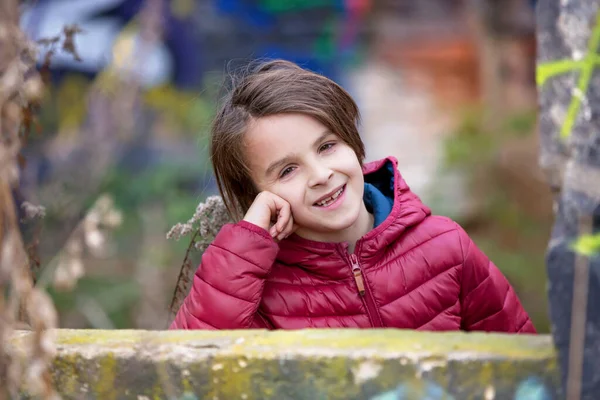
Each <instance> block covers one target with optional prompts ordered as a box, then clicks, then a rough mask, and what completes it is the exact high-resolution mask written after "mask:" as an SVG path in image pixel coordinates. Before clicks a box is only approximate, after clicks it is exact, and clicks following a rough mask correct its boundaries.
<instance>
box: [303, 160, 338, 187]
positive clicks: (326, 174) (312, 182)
mask: <svg viewBox="0 0 600 400" xmlns="http://www.w3.org/2000/svg"><path fill="white" fill-rule="evenodd" d="M332 176H333V171H332V170H331V168H329V167H327V166H326V165H322V164H316V165H314V166H313V168H312V174H311V177H310V179H309V182H308V185H309V186H310V187H315V186H319V185H324V184H327V182H328V181H329V180H330V179H331V177H332Z"/></svg>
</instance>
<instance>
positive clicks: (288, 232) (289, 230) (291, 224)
mask: <svg viewBox="0 0 600 400" xmlns="http://www.w3.org/2000/svg"><path fill="white" fill-rule="evenodd" d="M293 228H294V219H293V218H290V219H289V220H288V223H287V225H286V226H285V228H284V229H283V230H282V231H281V233H280V234H279V235H277V239H278V240H282V239H285V238H286V237H288V236H290V235H291V234H292V233H293V232H294V231H293Z"/></svg>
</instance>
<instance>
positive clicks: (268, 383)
mask: <svg viewBox="0 0 600 400" xmlns="http://www.w3.org/2000/svg"><path fill="white" fill-rule="evenodd" d="M29 335H30V334H29V333H28V332H18V333H17V334H16V335H15V337H14V338H13V340H12V342H11V343H12V344H13V345H14V346H15V348H16V349H20V348H22V344H23V342H24V341H25V340H27V338H28V337H29ZM57 351H58V352H57V357H56V360H55V362H54V368H53V376H54V381H55V383H56V386H57V388H58V390H59V392H60V393H61V395H62V396H63V398H64V399H103V400H110V399H137V400H144V399H162V398H169V399H189V400H191V399H210V400H213V399H215V400H216V399H249V400H250V399H310V400H317V399H372V400H385V399H413V398H414V399H461V400H462V399H472V398H476V399H486V400H487V399H518V400H521V399H528V400H529V399H533V400H548V399H551V398H553V397H554V396H553V394H554V393H555V392H556V389H557V385H558V381H559V374H558V371H557V362H556V358H555V354H554V350H553V347H552V344H551V340H550V337H548V336H543V335H540V336H528V335H523V336H509V335H489V334H481V333H478V334H465V333H455V332H454V333H422V332H412V331H398V330H362V331H358V330H305V331H274V332H267V331H229V332H228V331H168V332H156V331H154V332H152V331H123V330H113V331H101V330H59V331H58V332H57ZM24 397H26V394H24Z"/></svg>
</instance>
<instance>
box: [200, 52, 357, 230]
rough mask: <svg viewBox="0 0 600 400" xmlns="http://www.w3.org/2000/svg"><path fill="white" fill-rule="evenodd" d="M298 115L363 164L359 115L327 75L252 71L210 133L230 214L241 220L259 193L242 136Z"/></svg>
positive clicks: (263, 66) (271, 65)
mask: <svg viewBox="0 0 600 400" xmlns="http://www.w3.org/2000/svg"><path fill="white" fill-rule="evenodd" d="M283 113H297V114H304V115H307V116H310V117H312V118H315V119H316V120H317V121H319V122H320V123H322V124H323V125H324V126H326V127H327V128H328V129H329V130H331V132H333V133H335V134H336V135H338V136H339V137H340V138H341V139H342V140H343V141H344V142H346V143H347V144H348V145H349V146H350V147H352V149H353V150H354V152H355V153H356V156H357V158H358V160H359V162H360V163H361V164H362V161H363V160H364V157H365V149H364V144H363V142H362V140H361V139H360V136H359V134H358V128H357V126H358V123H359V120H360V115H359V111H358V107H357V106H356V103H355V102H354V100H353V99H352V97H351V96H350V95H349V94H348V93H347V92H346V91H345V90H344V89H342V87H340V86H339V85H338V84H336V83H335V82H333V81H332V80H331V79H328V78H326V77H324V76H322V75H319V74H316V73H314V72H311V71H307V70H305V69H302V68H300V67H299V66H298V65H296V64H294V63H291V62H289V61H284V60H274V61H268V62H262V63H260V64H258V66H256V67H252V66H251V67H249V68H248V72H247V73H246V74H244V75H243V76H242V77H241V78H240V79H237V80H236V79H234V80H233V81H232V88H231V90H230V91H229V93H228V94H227V95H226V96H225V98H224V100H223V103H222V105H221V107H220V109H219V111H218V112H217V115H216V117H215V120H214V122H213V125H212V130H211V160H212V164H213V169H214V173H215V177H216V179H217V185H218V187H219V192H221V196H222V197H223V201H224V202H225V205H226V206H227V211H228V212H229V215H230V216H231V217H232V218H233V219H234V220H239V219H241V218H242V217H243V214H245V213H246V211H248V209H249V208H250V205H251V204H252V202H253V201H254V198H255V197H256V195H257V194H258V190H257V188H256V186H255V185H254V183H253V182H252V179H251V178H250V170H249V168H248V165H247V162H246V158H245V154H244V140H243V136H244V133H245V132H246V130H247V128H248V124H249V123H250V122H251V121H252V120H253V119H258V118H262V117H267V116H270V115H275V114H283Z"/></svg>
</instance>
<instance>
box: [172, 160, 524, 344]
mask: <svg viewBox="0 0 600 400" xmlns="http://www.w3.org/2000/svg"><path fill="white" fill-rule="evenodd" d="M390 162H391V163H393V171H394V172H393V174H394V176H393V181H392V182H391V183H392V186H391V188H392V191H390V197H391V196H392V195H393V197H394V203H393V207H392V211H391V212H390V214H389V215H388V217H387V219H385V220H384V221H383V222H382V223H381V224H379V225H378V226H377V227H376V228H374V229H373V230H371V231H370V232H369V233H367V234H366V235H365V236H363V237H362V238H361V239H360V240H359V241H358V242H357V244H356V248H355V252H354V254H348V252H347V248H348V246H347V244H345V243H321V242H314V241H310V240H306V239H302V238H300V237H298V236H297V235H292V236H290V237H289V238H288V239H285V240H283V241H282V242H280V243H279V244H277V243H276V242H275V241H274V240H273V239H272V238H271V237H270V236H269V234H268V232H267V231H265V230H263V229H262V228H259V227H257V226H255V225H253V224H250V223H248V222H245V221H241V222H239V223H237V224H229V225H225V226H224V227H223V228H222V229H221V231H220V232H219V234H218V235H217V237H216V238H215V240H214V242H213V243H212V244H211V245H210V246H209V248H208V249H207V250H206V251H205V253H204V254H203V256H202V263H201V265H200V267H199V268H198V271H197V272H196V275H195V278H194V284H193V287H192V290H191V292H190V294H189V295H188V297H187V298H186V299H185V301H184V303H183V305H182V306H181V309H180V310H179V312H178V313H177V316H176V317H175V320H174V321H173V323H172V324H171V328H172V329H246V328H268V329H300V328H339V327H348V328H371V327H392V328H406V329H421V330H435V331H442V330H459V329H462V330H467V331H473V330H479V331H499V332H523V333H535V329H534V327H533V324H532V323H531V320H530V319H529V317H528V315H527V313H526V312H525V310H524V309H523V308H522V306H521V304H520V302H519V300H518V298H517V296H516V294H515V292H514V291H513V289H512V288H511V286H510V285H509V283H508V282H507V280H506V279H505V277H504V276H503V275H502V274H501V273H500V271H499V270H498V269H497V268H496V266H494V264H493V263H491V262H490V261H489V260H488V258H487V257H486V256H485V255H484V254H483V253H482V252H481V251H480V250H479V249H478V248H477V247H476V246H475V244H474V243H473V242H472V241H471V239H470V238H469V236H468V235H467V234H466V233H465V231H464V230H463V229H462V228H461V227H460V226H459V225H457V224H456V223H455V222H453V221H452V220H450V219H448V218H445V217H439V216H432V215H431V213H430V210H429V209H428V208H427V207H426V206H425V205H423V203H421V201H420V200H419V198H418V197H417V196H416V195H414V194H413V193H412V192H411V191H410V189H409V188H408V186H407V185H406V183H405V182H404V180H403V179H402V177H401V176H400V173H399V172H398V170H397V168H396V166H397V164H396V160H395V159H393V158H391V157H390V158H388V159H385V160H381V161H377V162H373V163H369V164H367V165H365V167H364V173H365V181H368V180H369V179H372V178H373V177H376V176H380V175H382V173H383V172H382V171H383V170H384V169H385V165H386V164H387V163H390ZM390 175H391V174H390Z"/></svg>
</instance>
